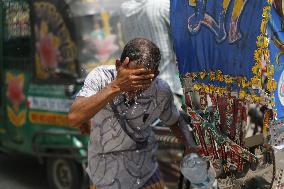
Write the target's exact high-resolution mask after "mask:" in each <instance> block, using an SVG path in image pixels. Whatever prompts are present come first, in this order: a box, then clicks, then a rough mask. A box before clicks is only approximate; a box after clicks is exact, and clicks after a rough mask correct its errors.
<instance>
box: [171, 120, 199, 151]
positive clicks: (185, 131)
mask: <svg viewBox="0 0 284 189" xmlns="http://www.w3.org/2000/svg"><path fill="white" fill-rule="evenodd" d="M170 128H171V131H172V133H173V135H174V136H175V137H177V138H178V139H179V140H180V142H181V143H182V144H184V145H185V147H186V148H187V149H189V148H196V147H197V145H196V142H195V140H194V136H193V134H192V132H191V131H190V130H189V128H188V125H187V123H186V122H185V121H184V120H183V118H181V117H180V119H179V121H177V122H176V123H175V124H174V125H172V126H170Z"/></svg>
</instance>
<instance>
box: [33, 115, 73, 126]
mask: <svg viewBox="0 0 284 189" xmlns="http://www.w3.org/2000/svg"><path fill="white" fill-rule="evenodd" d="M29 120H30V122H31V123H32V124H36V125H50V126H68V125H69V124H68V118H67V115H64V114H55V113H49V112H36V111H31V112H29Z"/></svg>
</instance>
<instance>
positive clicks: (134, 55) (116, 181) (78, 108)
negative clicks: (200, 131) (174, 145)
mask: <svg viewBox="0 0 284 189" xmlns="http://www.w3.org/2000/svg"><path fill="white" fill-rule="evenodd" d="M160 58H161V55H160V51H159V48H158V47H157V46H156V45H155V44H154V43H152V42H151V41H149V40H147V39H143V38H136V39H133V40H131V41H130V42H129V43H127V44H126V46H125V48H124V50H123V52H122V55H121V58H120V60H117V61H116V68H115V67H109V66H102V67H98V68H96V69H94V70H93V71H92V72H91V73H90V74H89V75H88V76H87V78H86V80H85V83H84V86H83V88H82V89H81V91H80V92H79V93H78V95H77V99H76V100H75V102H74V104H73V105H72V107H71V110H70V113H69V120H70V123H71V125H72V126H74V127H80V126H81V125H85V124H84V123H87V122H88V120H90V119H92V118H93V119H92V126H91V127H92V128H91V135H90V143H89V149H88V168H87V172H88V174H89V176H90V178H91V180H92V182H93V183H94V185H95V186H96V187H97V188H98V189H120V188H121V189H138V188H145V189H146V188H147V187H150V186H155V187H156V188H161V189H162V188H163V185H162V183H161V181H160V175H159V169H158V168H157V167H158V165H157V162H156V158H155V155H156V150H157V144H156V142H155V138H154V133H153V131H152V128H151V126H150V125H151V123H153V122H154V121H155V120H156V119H157V118H160V119H161V120H162V121H163V122H164V124H166V125H169V126H170V127H171V129H172V131H173V133H174V134H175V135H176V136H177V137H178V138H179V139H180V140H182V141H187V142H186V143H191V145H194V144H195V143H194V141H193V140H192V138H190V136H191V135H190V133H188V129H187V128H186V124H185V122H184V120H183V119H181V118H180V116H179V111H178V110H177V108H176V106H175V105H174V104H173V95H172V93H171V90H170V88H169V86H168V85H167V84H166V82H164V81H163V80H161V79H159V78H157V75H158V73H159V72H158V66H159V61H160ZM179 126H180V127H182V128H184V131H182V132H181V130H180V129H179V128H180V127H179Z"/></svg>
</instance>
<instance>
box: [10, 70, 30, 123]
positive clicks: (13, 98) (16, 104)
mask: <svg viewBox="0 0 284 189" xmlns="http://www.w3.org/2000/svg"><path fill="white" fill-rule="evenodd" d="M6 81H7V90H6V96H7V99H8V100H9V102H10V103H11V105H12V106H10V105H8V106H7V112H8V117H9V120H10V122H11V123H12V124H13V125H14V126H16V127H19V126H22V125H24V124H25V121H26V111H25V110H22V111H21V110H20V105H21V104H22V103H24V102H25V99H26V97H25V94H24V81H25V76H24V74H12V73H10V72H8V73H7V74H6Z"/></svg>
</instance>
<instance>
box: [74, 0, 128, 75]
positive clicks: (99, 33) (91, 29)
mask: <svg viewBox="0 0 284 189" xmlns="http://www.w3.org/2000/svg"><path fill="white" fill-rule="evenodd" d="M121 2H122V0H116V1H109V0H104V1H103V2H101V1H76V3H73V4H71V7H72V13H73V15H74V21H75V24H76V28H77V29H78V31H77V41H76V45H77V48H78V60H79V62H80V68H81V71H84V72H85V74H87V73H89V72H90V71H91V70H92V69H93V68H95V67H97V66H100V65H110V64H114V63H115V59H116V58H119V56H120V53H121V51H122V48H123V46H124V44H123V40H122V32H121V23H120V21H119V9H120V4H121Z"/></svg>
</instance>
